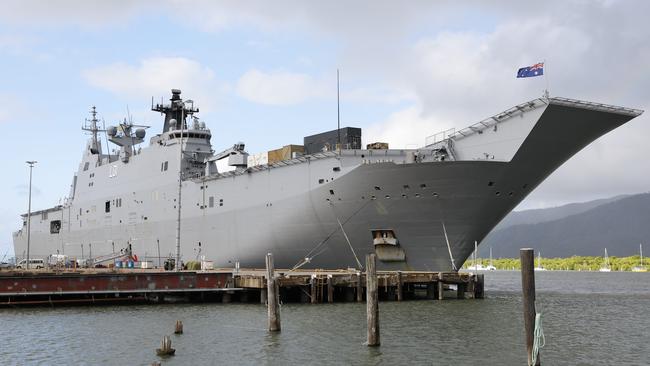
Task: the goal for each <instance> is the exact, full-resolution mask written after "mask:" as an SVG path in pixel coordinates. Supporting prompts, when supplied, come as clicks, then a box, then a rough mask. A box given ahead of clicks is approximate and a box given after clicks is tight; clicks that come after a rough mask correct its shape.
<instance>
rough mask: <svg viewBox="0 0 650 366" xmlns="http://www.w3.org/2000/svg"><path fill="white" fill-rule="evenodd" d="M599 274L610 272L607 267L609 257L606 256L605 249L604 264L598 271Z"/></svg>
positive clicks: (609, 268)
mask: <svg viewBox="0 0 650 366" xmlns="http://www.w3.org/2000/svg"><path fill="white" fill-rule="evenodd" d="M598 271H600V272H611V271H612V268H611V267H610V266H609V257H608V256H607V248H605V264H604V265H603V266H602V267H600V269H599V270H598Z"/></svg>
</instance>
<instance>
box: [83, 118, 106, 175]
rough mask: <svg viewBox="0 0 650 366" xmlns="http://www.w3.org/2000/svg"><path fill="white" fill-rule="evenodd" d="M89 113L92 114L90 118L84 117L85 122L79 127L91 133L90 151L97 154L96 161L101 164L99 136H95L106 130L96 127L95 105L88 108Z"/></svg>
mask: <svg viewBox="0 0 650 366" xmlns="http://www.w3.org/2000/svg"><path fill="white" fill-rule="evenodd" d="M90 115H91V116H92V118H91V119H88V118H86V121H85V124H84V125H83V126H82V127H81V129H82V130H84V131H88V132H90V134H91V135H92V138H91V145H90V153H91V154H94V155H97V162H99V163H100V164H101V161H102V149H101V144H100V143H99V138H98V137H97V133H98V132H106V130H100V129H99V127H97V122H99V120H98V119H97V108H96V107H95V106H92V108H91V109H90Z"/></svg>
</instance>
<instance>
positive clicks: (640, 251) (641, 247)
mask: <svg viewBox="0 0 650 366" xmlns="http://www.w3.org/2000/svg"><path fill="white" fill-rule="evenodd" d="M639 254H640V255H641V267H643V244H642V243H639Z"/></svg>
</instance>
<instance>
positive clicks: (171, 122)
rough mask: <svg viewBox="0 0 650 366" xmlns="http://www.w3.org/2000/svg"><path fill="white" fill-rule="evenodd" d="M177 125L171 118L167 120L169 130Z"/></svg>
mask: <svg viewBox="0 0 650 366" xmlns="http://www.w3.org/2000/svg"><path fill="white" fill-rule="evenodd" d="M177 124H178V121H176V119H175V118H172V119H170V120H169V127H170V128H176V125H177Z"/></svg>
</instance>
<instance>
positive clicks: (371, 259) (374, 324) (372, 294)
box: [366, 253, 380, 347]
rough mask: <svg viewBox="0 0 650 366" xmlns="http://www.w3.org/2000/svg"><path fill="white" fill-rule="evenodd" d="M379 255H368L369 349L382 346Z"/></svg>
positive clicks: (367, 311) (367, 312)
mask: <svg viewBox="0 0 650 366" xmlns="http://www.w3.org/2000/svg"><path fill="white" fill-rule="evenodd" d="M376 264H377V255H376V254H374V253H372V254H367V255H366V317H367V320H368V343H367V345H368V346H369V347H375V346H379V345H380V341H379V302H378V300H379V294H378V293H377V291H378V283H377V268H376Z"/></svg>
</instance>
